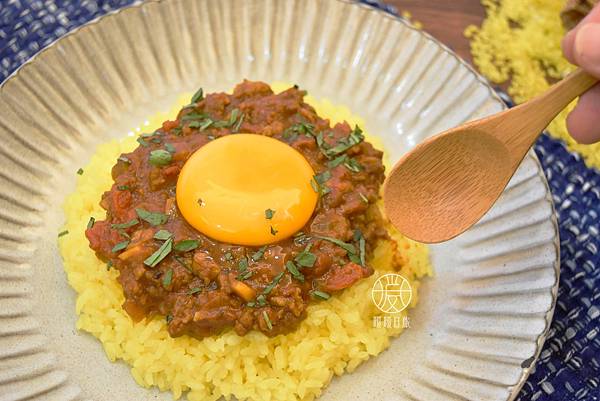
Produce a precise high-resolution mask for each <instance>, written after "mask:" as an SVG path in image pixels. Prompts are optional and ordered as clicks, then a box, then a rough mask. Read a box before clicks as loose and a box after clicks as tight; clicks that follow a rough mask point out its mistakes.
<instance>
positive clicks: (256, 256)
mask: <svg viewBox="0 0 600 401" xmlns="http://www.w3.org/2000/svg"><path fill="white" fill-rule="evenodd" d="M266 250H267V246H266V245H265V246H263V247H261V248H260V249H259V250H258V251H256V252H254V255H252V260H253V261H255V262H258V261H259V260H260V259H262V257H263V256H264V254H265V251H266Z"/></svg>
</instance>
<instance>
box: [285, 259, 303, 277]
mask: <svg viewBox="0 0 600 401" xmlns="http://www.w3.org/2000/svg"><path fill="white" fill-rule="evenodd" d="M285 267H286V269H288V271H289V272H290V274H291V275H292V276H293V277H294V278H295V279H296V280H298V281H302V282H304V275H303V274H302V273H300V270H298V268H297V267H296V265H295V264H294V262H292V261H291V260H288V261H287V262H285Z"/></svg>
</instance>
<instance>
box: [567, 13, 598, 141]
mask: <svg viewBox="0 0 600 401" xmlns="http://www.w3.org/2000/svg"><path fill="white" fill-rule="evenodd" d="M562 49H563V53H564V55H565V57H566V58H567V60H569V62H571V63H573V64H577V65H578V66H580V67H581V68H583V69H584V70H585V71H587V72H588V73H589V74H591V75H593V76H595V77H596V78H598V79H600V4H597V5H596V6H595V7H594V8H593V9H592V11H590V13H589V14H588V15H587V16H586V17H585V18H584V19H583V20H581V22H580V23H579V25H577V26H576V27H575V28H573V29H572V30H570V31H569V32H568V33H567V34H566V35H565V37H564V38H563V41H562ZM567 129H568V130H569V133H570V134H571V136H572V137H573V138H575V140H576V141H577V142H579V143H585V144H589V143H594V142H598V141H600V84H596V85H595V86H593V87H592V88H591V89H590V90H588V91H587V92H586V93H584V94H583V95H581V97H580V98H579V101H578V102H577V106H576V107H575V109H573V111H572V112H571V113H570V114H569V116H568V117H567Z"/></svg>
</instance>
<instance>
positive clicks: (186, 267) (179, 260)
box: [173, 256, 192, 272]
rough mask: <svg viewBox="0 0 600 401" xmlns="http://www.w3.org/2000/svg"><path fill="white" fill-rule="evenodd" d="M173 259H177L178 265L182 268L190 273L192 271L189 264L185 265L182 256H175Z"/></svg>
mask: <svg viewBox="0 0 600 401" xmlns="http://www.w3.org/2000/svg"><path fill="white" fill-rule="evenodd" d="M173 259H175V260H176V261H177V263H179V264H180V265H181V266H183V267H184V268H185V269H186V270H188V271H190V272H191V271H192V269H191V267H190V266H188V264H187V263H185V259H183V258H182V257H180V256H173Z"/></svg>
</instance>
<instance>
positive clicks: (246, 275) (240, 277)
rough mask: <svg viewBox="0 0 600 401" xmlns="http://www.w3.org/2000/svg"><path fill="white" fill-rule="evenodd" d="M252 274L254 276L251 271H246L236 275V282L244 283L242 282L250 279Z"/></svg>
mask: <svg viewBox="0 0 600 401" xmlns="http://www.w3.org/2000/svg"><path fill="white" fill-rule="evenodd" d="M253 274H254V272H253V271H251V270H246V271H245V272H243V273H240V274H239V275H238V277H237V279H238V280H240V281H244V280H247V279H249V278H250V277H252V275H253Z"/></svg>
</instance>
